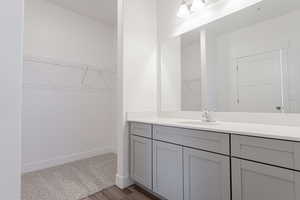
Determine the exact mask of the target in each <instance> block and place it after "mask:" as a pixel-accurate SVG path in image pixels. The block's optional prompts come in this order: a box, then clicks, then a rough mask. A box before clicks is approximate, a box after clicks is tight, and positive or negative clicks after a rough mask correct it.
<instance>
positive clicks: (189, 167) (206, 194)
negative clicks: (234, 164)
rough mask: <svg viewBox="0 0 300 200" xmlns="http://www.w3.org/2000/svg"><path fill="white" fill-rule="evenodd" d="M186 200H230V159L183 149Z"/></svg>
mask: <svg viewBox="0 0 300 200" xmlns="http://www.w3.org/2000/svg"><path fill="white" fill-rule="evenodd" d="M183 152H184V154H183V157H184V167H183V168H184V200H201V199H205V200H230V167H229V166H230V165H229V157H227V156H223V155H218V154H214V153H208V152H204V151H199V150H194V149H190V148H184V149H183Z"/></svg>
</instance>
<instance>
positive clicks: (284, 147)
mask: <svg viewBox="0 0 300 200" xmlns="http://www.w3.org/2000/svg"><path fill="white" fill-rule="evenodd" d="M231 140H232V141H231V151H232V155H233V156H235V157H239V158H244V159H249V160H253V161H258V162H262V163H266V164H271V165H275V166H279V167H286V168H290V169H296V170H300V143H297V142H290V141H283V140H275V139H265V138H257V137H248V136H239V135H232V137H231Z"/></svg>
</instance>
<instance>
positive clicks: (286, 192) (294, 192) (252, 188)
mask: <svg viewBox="0 0 300 200" xmlns="http://www.w3.org/2000/svg"><path fill="white" fill-rule="evenodd" d="M232 192H233V193H232V200H299V199H300V172H296V171H292V170H287V169H283V168H278V167H273V166H269V165H264V164H258V163H255V162H250V161H244V160H240V159H235V158H234V159H232Z"/></svg>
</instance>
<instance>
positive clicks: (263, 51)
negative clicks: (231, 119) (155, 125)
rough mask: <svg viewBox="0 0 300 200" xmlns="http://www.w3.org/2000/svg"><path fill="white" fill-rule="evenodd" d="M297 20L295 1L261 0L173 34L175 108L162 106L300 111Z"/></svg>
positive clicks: (298, 6)
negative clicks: (188, 29)
mask: <svg viewBox="0 0 300 200" xmlns="http://www.w3.org/2000/svg"><path fill="white" fill-rule="evenodd" d="M297 19H300V2H299V1H296V0H286V1H284V3H283V2H282V1H281V0H264V1H262V2H260V3H258V4H256V5H255V6H252V7H248V8H246V9H244V10H242V11H239V12H236V13H234V14H232V15H230V16H227V17H225V18H222V19H220V20H218V21H215V22H213V23H211V24H208V25H206V26H205V27H201V29H199V30H194V31H191V32H190V33H186V34H184V35H182V36H180V37H178V38H176V39H174V40H177V43H178V46H177V51H178V52H177V56H175V55H173V56H174V57H176V59H178V60H177V62H176V65H177V69H178V70H177V71H176V73H177V75H175V76H177V77H178V80H177V81H178V82H180V83H181V84H180V88H176V89H175V88H173V93H175V92H174V91H175V90H176V91H177V92H179V91H180V95H178V94H177V96H176V98H177V103H178V104H177V109H176V107H173V109H169V108H168V107H164V105H163V104H162V110H168V111H170V110H194V111H198V110H203V109H208V110H214V111H218V112H264V113H266V112H272V113H281V112H288V113H300V57H299V52H300V26H298V24H297V23H298V20H297ZM200 33H201V34H200ZM195 35H196V37H195ZM195 38H197V40H195ZM179 41H180V42H179ZM173 47H174V46H173ZM168 49H169V48H165V49H164V51H162V52H166V51H168ZM200 49H201V50H200ZM173 50H174V49H173ZM165 55H166V53H165ZM196 55H198V56H196ZM162 57H164V55H162ZM164 64H165V65H162V69H163V67H167V68H172V67H174V65H173V66H168V63H164ZM164 73H166V71H163V70H162V76H161V78H162V90H161V91H162V102H163V101H164V100H163V98H164V95H163V93H165V95H168V91H167V90H166V88H165V89H163V86H164V84H163V82H164V78H165V77H166V74H164ZM178 73H179V74H178ZM173 75H174V74H173ZM169 76H172V75H171V74H170V75H169ZM179 78H180V79H179ZM174 81H175V80H174ZM197 81H198V82H197ZM177 87H179V84H178V83H177ZM168 96H169V95H168ZM169 97H170V96H169ZM174 97H175V96H174ZM166 102H174V99H169V100H168V101H166ZM178 105H180V106H178Z"/></svg>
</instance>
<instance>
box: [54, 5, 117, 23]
mask: <svg viewBox="0 0 300 200" xmlns="http://www.w3.org/2000/svg"><path fill="white" fill-rule="evenodd" d="M49 1H51V2H54V3H56V4H58V5H60V6H62V7H64V8H67V9H70V10H73V11H75V12H77V13H78V14H81V15H85V16H88V17H91V18H94V19H96V20H98V21H101V22H104V23H106V24H108V25H112V26H115V25H116V24H117V0H49Z"/></svg>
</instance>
